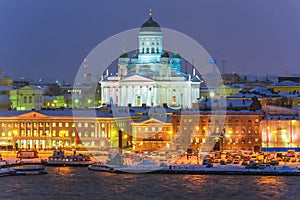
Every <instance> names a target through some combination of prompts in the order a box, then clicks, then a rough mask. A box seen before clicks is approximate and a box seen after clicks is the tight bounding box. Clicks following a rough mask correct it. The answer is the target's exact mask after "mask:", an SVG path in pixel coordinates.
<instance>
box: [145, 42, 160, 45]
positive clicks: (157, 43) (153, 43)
mask: <svg viewBox="0 0 300 200" xmlns="http://www.w3.org/2000/svg"><path fill="white" fill-rule="evenodd" d="M142 45H143V46H144V45H145V43H144V42H143V43H142ZM151 45H155V42H152V43H151ZM156 45H159V42H156Z"/></svg>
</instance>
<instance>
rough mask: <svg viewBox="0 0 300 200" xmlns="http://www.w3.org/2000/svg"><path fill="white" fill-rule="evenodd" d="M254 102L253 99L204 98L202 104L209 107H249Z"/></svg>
mask: <svg viewBox="0 0 300 200" xmlns="http://www.w3.org/2000/svg"><path fill="white" fill-rule="evenodd" d="M252 103H253V101H252V100H235V99H234V100H231V99H230V100H225V99H220V100H210V99H208V100H206V99H202V100H201V101H200V106H202V107H203V106H204V105H205V104H206V106H207V107H218V106H219V107H230V106H231V107H240V108H241V107H249V106H250V105H251V104H252Z"/></svg>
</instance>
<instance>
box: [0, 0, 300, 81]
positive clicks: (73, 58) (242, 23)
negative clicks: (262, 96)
mask: <svg viewBox="0 0 300 200" xmlns="http://www.w3.org/2000/svg"><path fill="white" fill-rule="evenodd" d="M150 7H151V8H152V9H153V18H154V20H155V21H157V22H158V23H159V24H160V25H161V26H162V27H164V28H170V29H174V30H177V31H180V32H182V33H185V34H187V35H188V36H190V37H192V38H194V39H195V40H196V41H198V42H199V43H200V44H201V45H202V46H203V47H204V48H205V49H206V50H207V51H208V52H209V53H210V55H211V56H212V57H213V58H215V59H216V60H217V64H218V65H219V68H220V69H221V58H222V56H223V55H224V57H225V58H226V59H227V61H226V65H225V71H226V72H237V73H244V74H256V75H262V74H280V75H290V74H293V73H295V74H300V68H299V53H300V1H299V0H248V1H247V0H244V1H241V0H184V1H183V0H163V1H161V0H126V1H123V0H118V1H117V0H103V1H102V0H101V1H100V0H0V27H1V28H0V69H3V70H5V73H6V74H7V75H8V76H11V77H12V78H13V79H15V80H18V79H20V78H21V77H25V78H26V79H28V80H31V81H37V80H38V79H39V78H42V79H43V80H47V81H54V80H56V79H58V80H65V81H66V82H72V81H73V79H74V76H75V74H76V72H77V70H78V68H79V66H80V65H81V62H82V60H83V58H84V57H85V55H86V54H85V52H84V49H87V50H88V51H91V50H92V49H93V48H94V47H95V46H97V45H98V44H99V43H100V42H101V41H103V40H105V39H106V38H108V37H110V36H112V35H114V34H116V33H119V32H122V31H125V30H127V29H132V28H138V27H140V25H141V24H143V23H144V22H145V21H146V20H147V18H148V10H149V8H150ZM120 52H121V50H120Z"/></svg>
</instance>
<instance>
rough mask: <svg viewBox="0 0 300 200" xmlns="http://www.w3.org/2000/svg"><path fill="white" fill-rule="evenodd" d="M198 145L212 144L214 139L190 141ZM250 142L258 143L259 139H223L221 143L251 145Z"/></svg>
mask: <svg viewBox="0 0 300 200" xmlns="http://www.w3.org/2000/svg"><path fill="white" fill-rule="evenodd" d="M193 142H195V143H198V144H205V143H206V142H209V143H213V142H215V140H214V139H212V138H209V139H208V141H207V138H195V139H191V143H193ZM252 142H255V143H258V142H259V138H254V139H251V138H248V139H245V138H241V139H240V138H224V139H223V143H227V144H239V143H241V144H246V143H249V144H250V143H252Z"/></svg>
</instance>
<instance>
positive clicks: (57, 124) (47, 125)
mask: <svg viewBox="0 0 300 200" xmlns="http://www.w3.org/2000/svg"><path fill="white" fill-rule="evenodd" d="M76 125H77V127H85V128H87V127H91V128H94V127H95V123H88V122H85V123H81V122H79V123H76ZM25 126H27V127H31V126H32V127H34V128H36V127H38V126H39V127H44V126H45V127H50V122H39V123H36V122H34V123H31V122H26V123H25V122H21V123H20V127H21V128H23V127H25ZM70 126H71V127H75V123H68V122H52V127H66V128H68V127H70ZM1 127H3V128H4V127H8V128H13V127H15V128H17V127H19V124H18V123H17V122H14V123H13V122H12V123H4V122H2V123H1ZM101 127H102V128H104V127H105V123H101Z"/></svg>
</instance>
